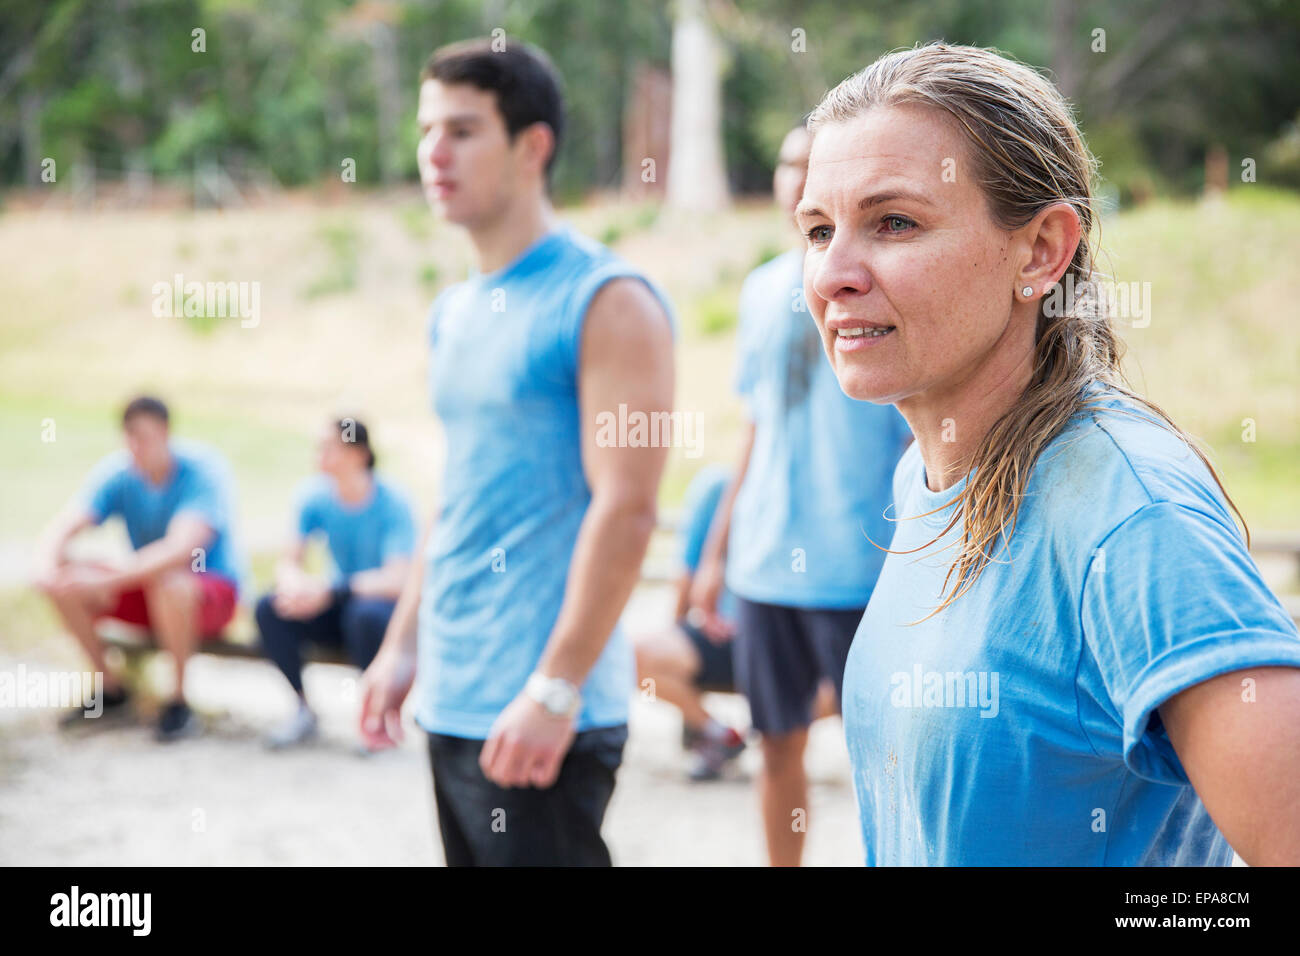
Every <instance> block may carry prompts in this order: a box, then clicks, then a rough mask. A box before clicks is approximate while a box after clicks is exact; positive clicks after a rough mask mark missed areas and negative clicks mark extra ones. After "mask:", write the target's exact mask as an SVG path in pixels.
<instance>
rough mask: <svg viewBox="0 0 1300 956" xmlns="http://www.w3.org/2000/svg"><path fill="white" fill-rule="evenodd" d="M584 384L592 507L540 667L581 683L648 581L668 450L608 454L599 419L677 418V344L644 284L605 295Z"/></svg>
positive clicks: (598, 302) (591, 329)
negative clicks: (624, 414)
mask: <svg viewBox="0 0 1300 956" xmlns="http://www.w3.org/2000/svg"><path fill="white" fill-rule="evenodd" d="M581 355H582V357H581V366H580V369H581V371H580V376H579V404H580V409H581V421H582V461H583V470H584V471H585V472H586V476H587V483H588V485H589V486H590V487H591V504H590V506H589V507H588V509H587V514H586V516H585V518H584V519H583V522H582V527H581V529H580V530H579V532H578V540H577V544H576V546H575V547H574V551H573V559H572V562H571V563H570V566H569V578H568V583H567V586H566V587H565V593H564V603H563V604H562V605H561V607H560V613H559V616H558V618H557V619H556V622H555V627H554V628H553V629H552V631H551V637H550V640H549V641H548V642H547V645H546V650H545V651H544V653H543V654H542V659H541V661H540V662H539V664H538V670H539V671H541V672H542V673H543V674H546V675H547V676H549V677H563V678H564V679H565V680H568V681H569V682H571V683H573V684H575V685H578V684H581V683H582V681H583V679H584V678H585V677H586V676H587V672H588V671H590V670H591V668H592V666H593V665H594V664H595V663H596V659H597V658H598V657H599V656H600V653H601V651H602V650H603V649H604V647H605V642H606V640H607V639H608V638H609V634H610V632H611V631H613V629H614V625H615V624H616V623H617V622H618V618H619V615H621V614H622V612H623V606H624V604H626V602H627V599H628V597H629V596H630V595H631V594H632V589H633V588H634V587H635V586H636V583H637V581H638V579H639V578H640V574H641V562H642V560H643V559H644V558H645V552H646V547H647V545H648V544H649V542H650V535H651V533H652V532H653V531H654V527H655V514H656V499H657V497H658V492H659V478H660V476H661V475H662V473H663V468H664V462H665V461H666V460H667V455H668V451H667V449H666V448H649V447H647V448H618V447H613V448H607V447H602V446H601V445H600V444H599V443H598V442H597V434H598V431H599V429H598V427H597V416H599V415H600V413H601V412H612V413H617V411H618V408H619V405H620V404H623V405H626V406H627V408H628V411H629V413H631V412H634V411H638V412H644V413H645V414H646V416H647V417H649V416H653V415H654V414H655V413H656V412H663V413H667V412H670V411H671V410H672V399H673V385H674V381H673V342H672V333H671V328H670V326H669V322H668V317H667V316H666V315H665V314H664V311H663V308H662V307H661V306H660V304H659V302H658V300H657V299H656V298H655V296H654V295H653V293H651V292H650V290H649V289H648V288H647V287H646V286H645V284H644V283H642V282H640V281H639V280H635V279H616V280H614V281H612V282H610V283H608V284H607V285H606V286H605V287H604V288H602V289H601V290H600V292H599V293H597V294H596V297H595V298H594V299H593V300H592V303H591V306H590V309H589V311H588V313H587V320H586V323H585V326H584V329H583V337H582V353H581Z"/></svg>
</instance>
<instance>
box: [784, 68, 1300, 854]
mask: <svg viewBox="0 0 1300 956" xmlns="http://www.w3.org/2000/svg"><path fill="white" fill-rule="evenodd" d="M810 126H811V127H812V129H813V130H814V141H813V148H812V156H811V161H810V167H809V173H808V182H807V186H806V188H805V190H804V197H803V200H802V202H801V203H800V205H799V208H798V220H799V224H800V227H801V229H802V230H803V231H804V233H805V235H806V236H807V246H808V250H807V259H806V262H805V267H804V275H805V280H804V283H805V291H806V293H807V298H808V303H809V306H810V308H811V310H812V314H813V317H814V318H815V319H816V322H817V326H818V329H819V331H820V333H821V337H822V342H823V346H824V350H825V353H826V355H827V356H828V358H829V362H830V365H831V367H833V368H834V370H835V374H836V376H837V378H838V380H839V382H840V384H841V386H842V387H843V389H844V391H845V393H846V394H848V395H850V396H852V397H854V398H857V399H861V400H864V401H866V402H871V403H876V404H893V405H896V406H897V407H898V408H899V410H901V411H902V413H903V414H904V416H905V417H906V418H907V420H908V422H909V423H910V424H911V426H912V428H913V430H914V431H915V434H916V445H915V446H913V448H911V449H910V450H909V451H908V452H907V454H906V455H904V456H903V459H902V460H901V461H900V462H899V465H898V469H897V471H896V473H895V476H894V495H893V496H894V503H895V512H896V514H895V515H894V517H895V518H896V521H895V532H894V535H893V539H892V541H891V543H890V553H889V556H888V558H887V559H886V561H885V566H884V569H883V570H882V572H881V574H880V578H879V581H878V582H877V585H876V589H875V591H874V592H873V594H872V597H871V602H870V605H869V606H868V608H867V611H866V614H865V616H864V617H863V619H862V623H861V626H860V627H859V629H858V632H857V636H856V638H855V640H854V642H853V647H852V651H851V653H850V655H849V660H848V664H847V666H846V670H845V675H844V724H845V734H846V737H847V741H848V747H849V755H850V758H851V761H852V766H853V776H854V787H855V792H856V796H857V802H858V811H859V815H860V817H861V830H862V839H863V842H864V850H865V859H866V862H867V863H868V864H875V865H909V866H913V865H935V866H973V865H985V866H987V865H1018V866H1024V865H1033V866H1044V865H1058V866H1102V865H1113V866H1139V865H1142V866H1146V865H1152V866H1168V865H1193V866H1207V865H1216V866H1223V865H1228V864H1230V863H1231V861H1232V856H1233V850H1234V849H1235V850H1236V852H1237V853H1238V854H1240V856H1241V857H1242V859H1244V860H1245V861H1246V862H1247V863H1248V864H1251V865H1261V864H1287V865H1292V866H1294V865H1296V864H1298V863H1300V634H1297V631H1296V627H1295V623H1294V622H1293V621H1292V620H1291V618H1290V616H1289V615H1288V614H1287V613H1286V611H1285V610H1284V609H1283V607H1282V605H1281V604H1280V603H1279V602H1278V600H1277V598H1276V597H1275V596H1274V595H1273V594H1272V593H1270V591H1269V589H1268V588H1267V586H1266V585H1265V584H1264V582H1263V580H1262V579H1261V577H1260V574H1259V570H1258V568H1257V567H1256V566H1255V564H1254V562H1253V561H1252V560H1251V557H1250V555H1249V553H1248V551H1247V542H1246V540H1243V535H1242V533H1241V531H1240V530H1239V529H1238V527H1237V525H1236V523H1235V522H1234V519H1233V512H1234V511H1235V510H1236V509H1235V506H1233V505H1232V504H1231V501H1230V499H1229V498H1228V497H1227V493H1226V492H1225V491H1224V490H1223V487H1222V485H1221V484H1220V482H1219V479H1218V476H1217V475H1216V474H1215V472H1214V470H1213V468H1212V467H1211V466H1210V464H1209V462H1208V461H1207V460H1206V459H1205V457H1204V455H1203V454H1202V453H1201V452H1199V451H1198V450H1196V447H1195V445H1194V443H1193V442H1192V440H1191V439H1190V438H1189V437H1188V436H1187V435H1186V433H1184V432H1183V431H1182V430H1181V429H1179V428H1178V426H1176V425H1175V424H1174V423H1173V422H1172V421H1171V420H1170V419H1169V418H1168V416H1166V415H1165V414H1164V412H1162V411H1161V410H1160V409H1159V408H1158V407H1156V406H1155V405H1154V404H1152V403H1150V402H1149V401H1147V400H1145V399H1143V398H1141V397H1139V396H1138V395H1137V394H1136V393H1134V392H1133V391H1132V390H1131V389H1130V388H1129V386H1128V385H1127V384H1126V383H1125V380H1124V377H1123V374H1122V372H1121V367H1120V355H1121V348H1120V339H1119V337H1118V335H1117V333H1116V331H1115V328H1114V326H1113V324H1112V322H1113V321H1114V320H1115V319H1116V318H1122V317H1123V316H1122V315H1112V314H1110V311H1109V310H1110V309H1111V308H1112V306H1111V305H1110V301H1109V300H1110V295H1109V293H1108V292H1106V291H1105V287H1104V286H1101V285H1099V283H1098V279H1099V277H1098V276H1097V275H1096V274H1094V272H1093V250H1092V248H1091V246H1090V238H1089V237H1090V235H1091V232H1092V227H1093V225H1094V219H1093V216H1094V211H1093V205H1092V200H1091V198H1090V191H1089V190H1090V177H1091V174H1092V172H1093V168H1094V167H1093V160H1092V158H1091V156H1090V155H1089V153H1088V151H1087V148H1086V147H1085V146H1084V144H1083V140H1082V138H1081V137H1080V135H1079V132H1078V129H1077V128H1076V126H1075V124H1074V120H1073V118H1072V116H1071V112H1070V108H1069V106H1068V105H1067V103H1066V102H1065V100H1064V99H1063V98H1062V97H1061V95H1060V93H1059V92H1058V91H1057V90H1056V89H1055V87H1053V86H1052V84H1051V83H1050V81H1048V80H1046V79H1045V78H1043V77H1042V76H1040V75H1039V74H1038V73H1036V72H1035V71H1033V70H1031V69H1029V68H1028V67H1026V66H1023V65H1022V64H1019V63H1015V62H1013V61H1011V60H1009V59H1007V58H1005V57H1003V56H1001V55H1000V54H998V53H996V52H994V51H990V50H983V49H978V48H973V47H961V46H948V45H944V44H929V45H925V46H920V47H917V48H915V49H912V50H906V51H902V52H899V53H893V54H889V55H887V56H885V57H883V58H881V59H880V60H877V61H876V62H875V63H874V64H872V65H871V66H869V67H867V68H866V69H865V70H863V71H862V72H861V73H858V74H856V75H854V76H852V77H850V78H849V79H847V80H845V81H844V82H843V83H841V84H840V85H839V86H838V87H836V88H835V89H834V90H832V91H831V92H830V93H829V94H827V96H826V98H825V99H824V100H823V102H822V103H821V105H820V106H819V107H818V108H817V109H816V111H815V112H814V114H813V116H812V119H811V120H810ZM1116 301H1118V300H1116ZM1168 321H1176V318H1171V319H1168ZM845 451H846V453H847V451H848V449H847V448H846V449H845Z"/></svg>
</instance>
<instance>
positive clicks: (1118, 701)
mask: <svg viewBox="0 0 1300 956" xmlns="http://www.w3.org/2000/svg"><path fill="white" fill-rule="evenodd" d="M1227 521H1228V519H1226V518H1224V517H1214V516H1211V515H1209V514H1206V513H1205V512H1202V511H1199V510H1197V509H1194V508H1192V507H1189V506H1186V505H1181V504H1175V503H1172V502H1155V503H1153V504H1149V505H1146V506H1144V507H1142V508H1141V509H1139V510H1138V511H1136V512H1134V514H1132V515H1131V516H1130V517H1129V518H1127V519H1126V520H1125V521H1124V522H1123V523H1122V524H1120V525H1119V526H1118V527H1117V528H1115V529H1114V530H1113V531H1112V532H1111V533H1110V534H1108V535H1107V536H1106V538H1105V539H1104V540H1103V542H1102V544H1101V545H1100V546H1099V547H1098V548H1096V549H1095V550H1094V552H1093V554H1092V556H1091V557H1090V559H1089V567H1088V571H1087V574H1086V577H1085V579H1084V586H1083V600H1082V608H1081V618H1082V621H1081V623H1082V627H1083V635H1084V642H1085V645H1086V648H1087V650H1088V651H1089V652H1090V653H1091V654H1092V655H1093V657H1094V658H1095V660H1096V663H1097V666H1098V670H1099V672H1100V674H1101V679H1102V681H1103V682H1104V684H1105V691H1106V694H1107V695H1108V697H1109V699H1110V701H1111V703H1112V704H1113V707H1114V712H1115V713H1116V714H1117V715H1118V717H1119V720H1120V722H1121V723H1122V725H1123V726H1122V730H1123V751H1124V762H1125V763H1126V764H1127V765H1128V766H1129V768H1130V769H1131V770H1133V772H1134V773H1137V774H1139V775H1141V776H1143V777H1145V778H1147V779H1150V780H1154V781H1156V782H1159V783H1170V784H1187V783H1188V779H1187V775H1186V773H1185V771H1184V770H1183V767H1182V764H1181V762H1180V761H1179V759H1178V756H1177V754H1176V753H1175V752H1174V749H1173V746H1172V744H1171V743H1170V741H1169V736H1168V734H1167V733H1166V731H1165V728H1164V725H1163V724H1162V723H1161V721H1160V718H1159V714H1158V713H1157V708H1158V707H1159V706H1160V705H1161V704H1163V703H1164V702H1165V701H1167V700H1169V699H1170V698H1171V697H1174V696H1175V695H1177V694H1179V693H1181V692H1182V691H1184V690H1187V689H1188V688H1189V687H1193V686H1195V685H1196V684H1200V683H1202V682H1204V681H1207V680H1209V679H1210V678H1212V677H1216V676H1218V675H1220V674H1226V673H1229V672H1231V671H1235V670H1242V669H1244V668H1251V667H1264V666H1279V665H1281V666H1292V667H1300V635H1297V632H1296V627H1295V624H1294V623H1293V622H1292V620H1291V617H1290V615H1289V614H1287V612H1286V611H1285V610H1284V609H1283V607H1282V605H1281V604H1280V603H1279V602H1278V600H1277V598H1276V597H1275V596H1274V595H1273V594H1272V592H1270V591H1269V589H1268V586H1267V585H1266V584H1265V583H1264V581H1263V579H1262V578H1261V577H1260V575H1259V569H1258V568H1256V566H1255V563H1254V562H1253V561H1252V560H1251V558H1250V555H1249V553H1248V552H1247V550H1246V547H1245V543H1244V542H1243V541H1242V539H1241V536H1240V534H1239V533H1238V531H1237V529H1236V527H1235V526H1232V525H1230V524H1227V523H1226V522H1227Z"/></svg>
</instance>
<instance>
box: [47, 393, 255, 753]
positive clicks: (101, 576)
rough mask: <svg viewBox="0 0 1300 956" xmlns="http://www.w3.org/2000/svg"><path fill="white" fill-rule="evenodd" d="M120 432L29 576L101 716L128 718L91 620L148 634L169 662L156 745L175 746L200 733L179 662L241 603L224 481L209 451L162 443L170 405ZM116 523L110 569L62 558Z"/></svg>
mask: <svg viewBox="0 0 1300 956" xmlns="http://www.w3.org/2000/svg"><path fill="white" fill-rule="evenodd" d="M122 431H123V433H124V437H125V439H126V446H127V447H126V450H125V451H118V452H115V453H114V454H112V455H110V456H109V457H107V458H105V459H104V460H103V461H101V462H100V463H99V465H98V466H97V467H96V468H95V470H94V472H92V474H91V476H90V479H89V480H88V482H87V484H86V488H85V490H84V492H83V494H82V496H81V497H80V498H79V499H77V500H75V501H74V502H73V503H72V504H70V505H69V506H68V507H67V508H66V509H64V511H63V513H62V514H61V515H59V517H57V518H56V519H55V520H54V521H53V522H51V524H50V526H49V527H48V528H47V529H46V531H45V533H44V534H43V535H42V539H41V544H40V546H39V548H38V552H37V555H36V559H35V569H34V574H33V577H34V580H35V583H36V586H37V587H38V588H39V589H40V590H41V591H42V592H44V593H45V594H46V595H47V596H48V597H49V598H50V599H51V600H52V601H53V602H54V607H55V609H56V610H57V611H58V613H59V616H60V617H61V618H62V619H63V623H64V626H65V627H67V629H68V630H69V631H71V632H72V635H73V636H74V637H75V638H76V639H77V641H78V642H79V643H80V644H81V646H82V648H83V649H84V650H85V651H86V654H87V655H89V657H90V660H91V663H92V664H93V665H94V667H95V669H96V670H97V671H100V672H102V673H103V675H104V692H103V706H104V714H105V715H108V714H114V715H120V714H122V713H124V712H126V710H127V709H128V708H127V707H126V703H127V693H126V690H125V688H124V687H123V686H122V682H121V680H120V679H119V678H118V676H117V675H116V674H115V673H114V672H113V671H112V670H111V669H110V668H109V666H108V662H107V661H106V659H105V656H104V643H103V641H102V640H101V639H100V637H99V635H98V633H97V632H96V623H97V622H98V621H99V620H101V619H103V618H116V619H118V620H121V621H125V622H127V623H129V624H134V625H137V626H139V627H143V628H146V629H147V630H149V631H150V632H151V634H152V636H153V637H154V638H156V640H157V641H158V644H159V645H160V646H161V647H163V648H165V649H166V650H167V651H169V652H170V653H171V655H172V657H173V659H174V661H175V663H176V689H175V694H174V695H173V697H172V699H171V700H170V701H169V702H168V703H167V704H166V705H165V706H164V707H163V710H162V713H161V715H160V716H159V718H158V726H157V736H158V739H159V740H174V739H177V738H180V737H183V736H186V735H188V734H191V733H194V732H196V731H197V730H198V727H199V724H198V720H197V718H196V717H195V716H194V714H193V712H192V711H191V710H190V708H189V707H188V706H187V705H186V703H185V697H184V678H185V662H186V661H187V660H188V658H189V656H190V654H192V653H193V651H194V647H195V645H196V643H197V642H198V640H199V639H200V638H202V639H212V638H216V637H219V636H220V635H221V632H222V630H223V629H224V628H225V627H226V625H227V624H228V623H229V622H230V619H231V617H233V616H234V613H235V606H236V604H237V602H238V591H239V583H238V582H239V578H240V577H241V575H242V567H241V565H240V563H239V557H238V554H237V552H236V550H235V546H234V542H233V541H232V538H231V526H232V524H233V513H232V512H233V503H232V501H233V498H232V491H231V488H232V482H231V479H230V474H229V469H228V468H227V467H226V464H225V462H224V461H223V460H222V459H221V458H220V456H218V455H217V454H216V453H215V452H213V451H212V450H211V449H208V448H206V447H205V446H203V445H199V444H197V443H195V442H183V441H180V440H176V441H173V440H171V439H170V437H169V413H168V411H167V406H165V405H164V404H163V403H162V402H161V401H159V400H158V399H156V398H151V397H148V396H142V397H140V398H137V399H134V400H133V401H132V402H131V403H130V404H128V405H127V406H126V410H125V411H124V412H123V413H122ZM113 515H120V516H121V518H122V519H123V521H124V522H125V523H126V531H127V534H128V535H129V537H130V539H131V547H132V549H133V551H132V553H131V555H130V556H129V557H128V558H126V559H125V560H123V561H121V562H118V563H116V564H105V563H101V562H84V561H73V560H71V559H70V558H69V556H68V555H67V548H68V545H69V543H70V542H71V541H72V539H73V538H74V537H75V536H76V535H77V534H79V533H80V532H81V531H83V530H85V529H86V528H89V527H91V526H92V525H99V524H103V522H104V521H105V520H106V519H107V518H109V517H111V516H113ZM80 716H82V713H81V712H80V711H76V712H74V713H72V714H70V715H69V718H76V717H80ZM68 722H69V723H72V722H73V721H72V720H71V719H70V720H69V721H68Z"/></svg>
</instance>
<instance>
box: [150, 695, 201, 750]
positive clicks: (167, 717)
mask: <svg viewBox="0 0 1300 956" xmlns="http://www.w3.org/2000/svg"><path fill="white" fill-rule="evenodd" d="M199 730H200V726H199V718H198V717H197V716H195V714H194V711H192V710H190V705H189V704H187V703H185V701H183V700H174V701H172V702H171V703H170V704H168V705H167V706H166V707H164V708H163V710H162V713H161V714H159V716H158V726H157V727H156V728H155V730H154V736H155V737H156V738H157V739H158V740H159V741H160V742H164V743H165V742H168V741H172V740H180V739H181V738H182V737H191V736H193V735H194V734H197V733H198V732H199Z"/></svg>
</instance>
